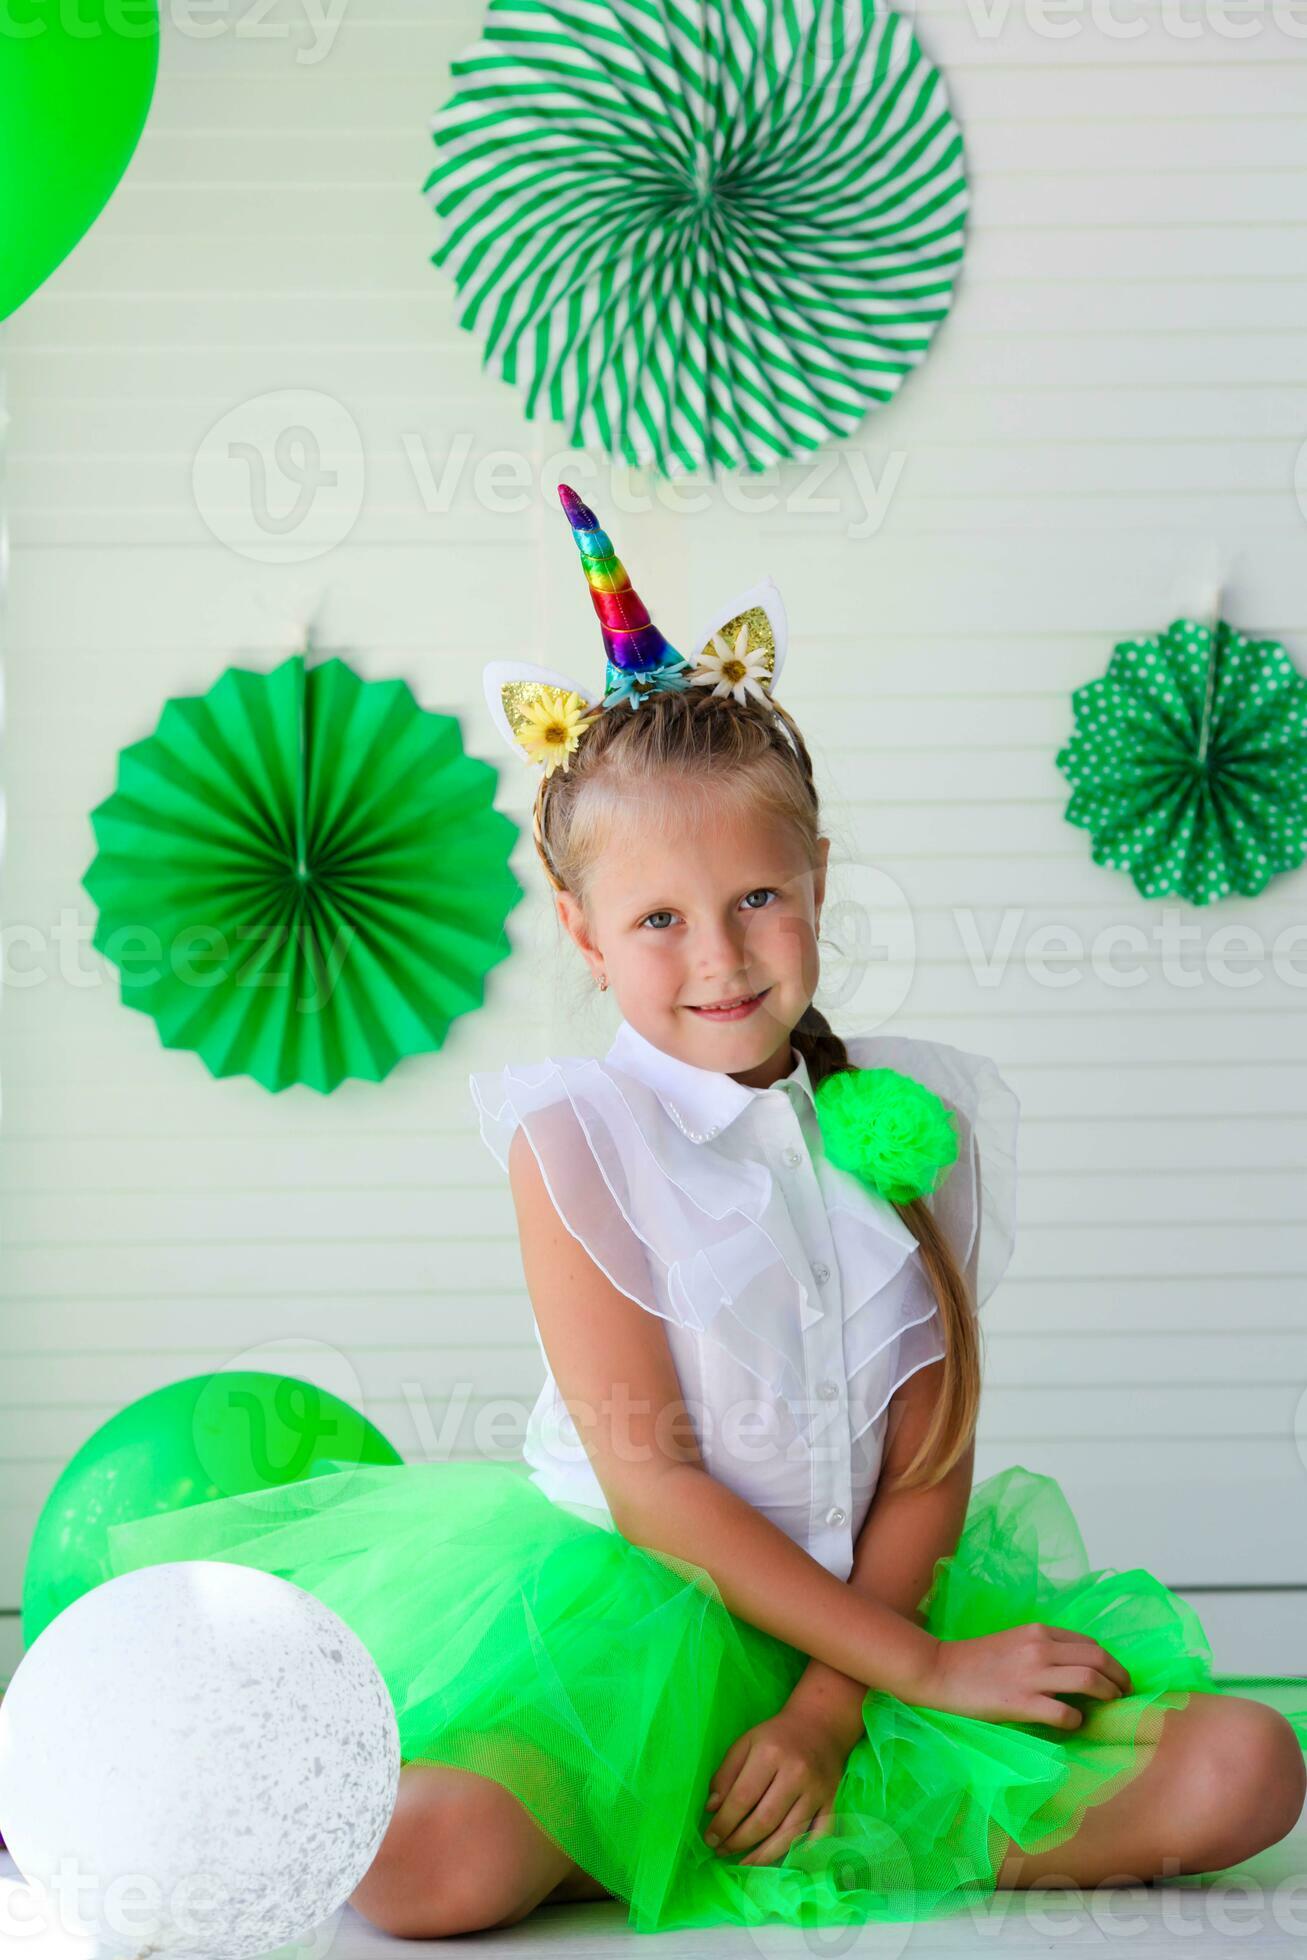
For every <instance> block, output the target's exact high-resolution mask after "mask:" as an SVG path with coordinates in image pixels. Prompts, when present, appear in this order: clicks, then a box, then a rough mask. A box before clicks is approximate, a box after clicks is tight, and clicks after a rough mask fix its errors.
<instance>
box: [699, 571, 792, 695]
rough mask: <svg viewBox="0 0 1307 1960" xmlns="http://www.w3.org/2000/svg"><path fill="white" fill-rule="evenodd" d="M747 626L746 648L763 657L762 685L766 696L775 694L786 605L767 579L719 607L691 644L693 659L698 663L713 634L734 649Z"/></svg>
mask: <svg viewBox="0 0 1307 1960" xmlns="http://www.w3.org/2000/svg"><path fill="white" fill-rule="evenodd" d="M746 623H747V624H748V628H749V638H748V646H749V648H750V649H754V650H758V651H760V652H762V654H763V655H764V657H765V658H766V660H767V663H768V674H767V679H766V681H765V683H764V685H765V687H766V689H767V692H768V693H769V694H774V693H775V692H776V683H777V681H778V680H779V679H780V676H781V668H782V667H783V666H784V665H785V648H786V645H787V643H788V639H789V627H788V624H787V622H786V618H785V602H784V601H783V599H782V598H781V595H780V592H779V591H778V590H777V588H776V586H775V585H774V584H773V583H772V581H771V579H769V578H765V579H764V580H763V581H762V583H761V585H751V586H750V587H749V590H748V591H747V592H741V593H740V595H739V597H738V598H735V599H731V600H729V601H728V603H727V604H726V605H724V606H721V607H719V608H718V610H717V612H716V613H715V614H714V615H713V617H712V619H711V621H710V622H709V624H708V625H707V626H706V627H705V629H704V631H703V632H702V633H699V634H697V635H696V636H695V638H694V640H693V641H692V642H691V644H692V645H693V647H694V650H695V652H694V657H695V659H696V660H697V659H698V658H699V657H700V656H701V655H702V654H703V652H704V651H705V649H706V648H707V647H708V646H710V645H711V643H712V638H713V635H714V634H715V633H720V634H721V636H722V638H723V640H725V642H726V644H727V646H728V647H734V645H735V639H736V635H737V634H738V632H739V630H740V628H741V626H743V625H745V624H746Z"/></svg>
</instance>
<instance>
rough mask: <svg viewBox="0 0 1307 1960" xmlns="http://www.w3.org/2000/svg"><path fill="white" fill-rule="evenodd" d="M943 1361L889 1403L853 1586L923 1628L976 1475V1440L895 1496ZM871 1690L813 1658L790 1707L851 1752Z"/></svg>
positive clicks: (932, 1398)
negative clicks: (923, 1609) (918, 1485)
mask: <svg viewBox="0 0 1307 1960" xmlns="http://www.w3.org/2000/svg"><path fill="white" fill-rule="evenodd" d="M943 1367H944V1364H943V1362H942V1361H932V1362H931V1363H929V1365H928V1366H926V1367H925V1368H918V1370H917V1372H916V1373H915V1374H914V1375H909V1377H908V1379H907V1381H905V1382H904V1383H903V1386H902V1387H901V1388H900V1389H899V1390H898V1391H897V1393H896V1394H895V1396H894V1399H893V1401H892V1402H891V1403H890V1416H889V1423H888V1425H887V1435H886V1442H885V1454H884V1457H883V1459H882V1462H881V1469H880V1478H879V1481H878V1483H877V1485H876V1491H875V1494H874V1496H873V1497H872V1501H871V1508H870V1510H869V1511H868V1513H867V1517H866V1520H865V1522H864V1524H863V1527H862V1530H861V1531H860V1532H859V1534H858V1541H857V1544H856V1546H855V1547H854V1553H853V1570H852V1572H851V1573H850V1575H849V1579H848V1584H849V1585H850V1586H851V1587H853V1588H854V1590H855V1591H857V1592H860V1593H863V1594H865V1595H866V1596H867V1597H868V1598H872V1599H878V1600H880V1601H882V1602H883V1603H884V1604H885V1605H886V1606H890V1607H893V1609H894V1611H895V1612H896V1613H898V1614H900V1615H901V1616H902V1617H903V1618H904V1619H906V1620H909V1621H911V1622H912V1623H913V1624H914V1625H917V1626H921V1625H924V1620H925V1616H924V1615H923V1614H921V1613H919V1612H918V1610H917V1608H918V1605H919V1602H920V1601H921V1600H922V1599H923V1598H924V1597H925V1595H926V1593H927V1591H928V1590H929V1587H930V1583H931V1580H932V1578H933V1576H934V1571H935V1563H936V1560H938V1559H940V1558H943V1557H944V1556H945V1555H946V1554H949V1553H951V1552H953V1551H955V1550H956V1548H957V1543H958V1539H959V1537H960V1535H961V1531H962V1524H963V1520H964V1519H965V1517H966V1513H967V1503H968V1501H969V1499H970V1496H971V1484H972V1477H973V1474H974V1470H975V1454H976V1447H975V1439H974V1437H973V1439H972V1441H971V1442H970V1443H969V1444H968V1446H967V1448H966V1449H965V1450H964V1451H963V1453H962V1455H961V1456H960V1457H959V1458H958V1461H957V1462H956V1463H955V1464H954V1466H953V1468H952V1469H951V1470H950V1471H949V1473H948V1475H947V1476H945V1477H943V1478H941V1480H940V1482H939V1483H937V1484H935V1485H933V1486H932V1487H931V1488H930V1489H929V1490H921V1489H917V1490H904V1491H896V1490H892V1489H891V1488H890V1485H891V1483H892V1482H893V1479H894V1476H895V1475H896V1474H897V1473H898V1472H899V1471H901V1470H902V1469H903V1468H904V1467H905V1466H906V1465H907V1464H908V1463H909V1462H910V1461H911V1460H912V1458H913V1456H914V1455H915V1454H916V1450H917V1447H918V1445H919V1443H920V1441H921V1439H922V1437H923V1436H924V1434H925V1432H926V1429H927V1427H928V1426H929V1423H930V1416H931V1410H932V1408H933V1406H934V1402H935V1398H936V1397H937V1395H938V1393H939V1376H940V1374H941V1372H942V1370H943ZM866 1693H867V1690H866V1688H865V1686H864V1685H863V1683H862V1682H861V1681H860V1680H858V1679H856V1678H855V1677H854V1676H853V1675H851V1674H848V1673H845V1672H843V1671H841V1670H840V1669H839V1668H835V1667H831V1666H830V1664H829V1663H828V1662H827V1661H825V1660H810V1661H809V1662H808V1665H807V1667H806V1668H805V1669H804V1671H803V1673H802V1674H801V1675H800V1676H799V1679H798V1681H797V1682H796V1683H795V1685H794V1689H793V1691H792V1693H791V1695H790V1697H789V1701H788V1704H787V1706H789V1707H791V1708H798V1709H801V1710H803V1711H804V1713H805V1714H810V1715H811V1716H813V1717H814V1718H816V1719H818V1720H821V1721H822V1722H824V1723H825V1724H826V1726H827V1727H828V1728H829V1729H830V1730H831V1731H832V1732H833V1733H834V1734H835V1735H837V1736H839V1737H840V1738H841V1740H843V1741H845V1742H847V1744H848V1746H849V1747H850V1748H852V1746H853V1744H854V1743H855V1742H856V1741H857V1740H858V1737H859V1736H860V1735H861V1734H862V1728H863V1723H862V1704H863V1701H864V1699H865V1698H866Z"/></svg>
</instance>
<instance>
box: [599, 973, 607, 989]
mask: <svg viewBox="0 0 1307 1960" xmlns="http://www.w3.org/2000/svg"><path fill="white" fill-rule="evenodd" d="M607 986H608V975H607V974H606V973H601V974H600V975H599V991H600V993H601V994H602V993H603V992H604V991H605V990H606V988H607Z"/></svg>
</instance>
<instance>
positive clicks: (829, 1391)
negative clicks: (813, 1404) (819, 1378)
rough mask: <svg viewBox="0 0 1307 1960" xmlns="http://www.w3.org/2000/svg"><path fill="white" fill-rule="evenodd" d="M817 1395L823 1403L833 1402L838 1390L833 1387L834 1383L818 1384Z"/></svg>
mask: <svg viewBox="0 0 1307 1960" xmlns="http://www.w3.org/2000/svg"><path fill="white" fill-rule="evenodd" d="M817 1393H818V1395H820V1397H821V1399H822V1401H823V1402H833V1401H834V1399H835V1397H836V1396H837V1395H838V1394H839V1389H838V1388H837V1387H836V1386H835V1383H834V1382H818V1383H817Z"/></svg>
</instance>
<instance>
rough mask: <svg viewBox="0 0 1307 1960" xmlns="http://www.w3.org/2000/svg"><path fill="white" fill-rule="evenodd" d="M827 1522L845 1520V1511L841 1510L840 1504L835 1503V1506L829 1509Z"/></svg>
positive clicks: (841, 1521)
mask: <svg viewBox="0 0 1307 1960" xmlns="http://www.w3.org/2000/svg"><path fill="white" fill-rule="evenodd" d="M826 1522H827V1524H843V1522H844V1513H843V1511H841V1509H840V1507H839V1505H838V1504H836V1505H835V1506H834V1507H833V1509H831V1510H829V1511H827V1513H826Z"/></svg>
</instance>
